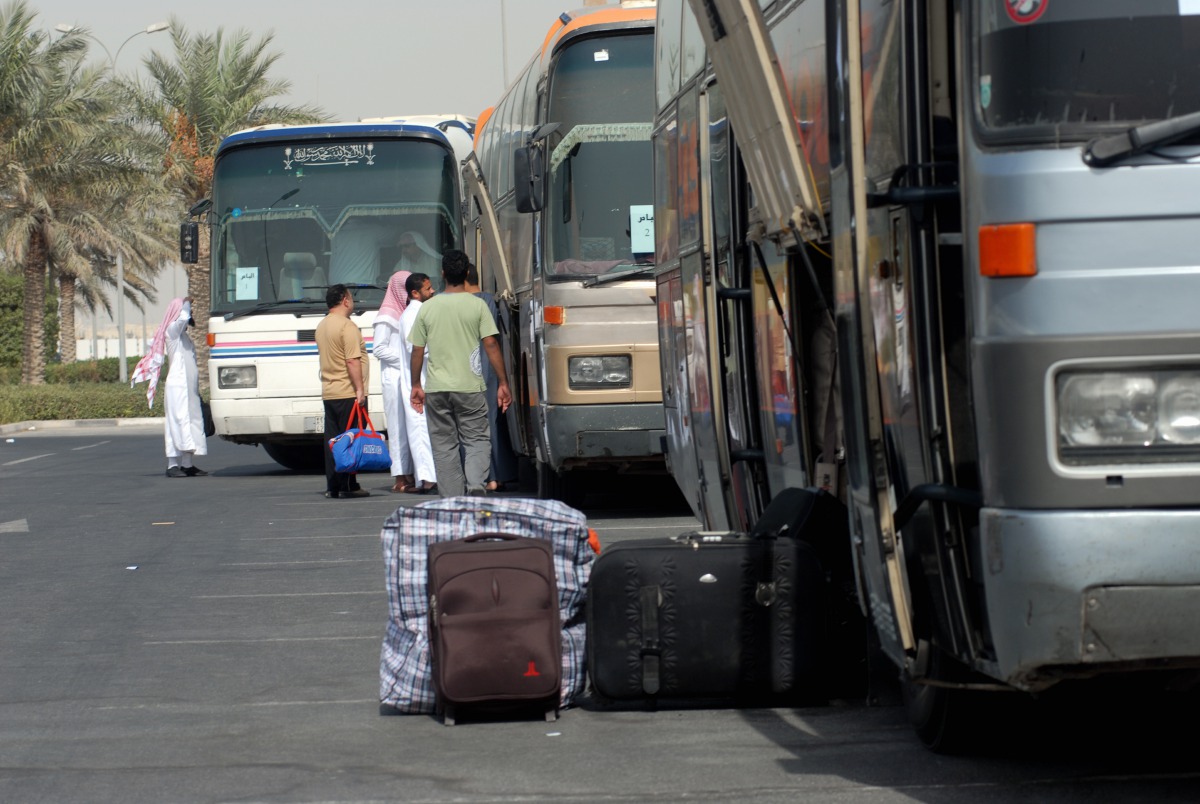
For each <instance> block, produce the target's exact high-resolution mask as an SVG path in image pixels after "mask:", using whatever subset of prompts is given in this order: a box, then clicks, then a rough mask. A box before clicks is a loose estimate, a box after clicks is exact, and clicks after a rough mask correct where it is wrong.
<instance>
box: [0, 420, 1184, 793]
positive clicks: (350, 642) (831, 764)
mask: <svg viewBox="0 0 1200 804" xmlns="http://www.w3.org/2000/svg"><path fill="white" fill-rule="evenodd" d="M210 449H211V452H212V454H210V455H209V456H207V457H206V458H205V459H204V460H202V461H200V460H198V461H197V463H198V464H199V465H200V466H201V467H202V468H205V469H207V470H209V471H210V472H212V475H211V476H210V477H206V478H186V479H167V478H165V477H164V476H163V470H164V468H165V466H164V463H163V459H162V434H161V429H159V428H158V427H154V426H151V427H149V428H146V427H115V426H109V427H86V428H70V429H60V430H40V431H36V432H32V433H28V432H20V433H11V432H10V433H6V434H3V435H0V801H4V802H60V801H62V802H68V801H96V802H118V801H119V802H212V801H239V802H242V801H262V802H276V801H281V802H372V801H429V802H452V801H677V800H698V801H748V800H755V801H769V802H774V801H793V800H796V799H804V800H814V801H830V802H858V801H865V802H897V801H920V802H961V801H968V802H993V801H1047V802H1051V801H1052V802H1063V801H1080V802H1083V801H1087V802H1095V801H1105V802H1107V801H1115V800H1127V801H1197V800H1200V770H1198V769H1200V761H1197V759H1196V754H1195V744H1196V739H1195V731H1194V725H1193V724H1194V722H1195V721H1194V719H1192V718H1191V717H1181V716H1180V713H1179V712H1174V711H1167V710H1165V709H1162V708H1158V707H1157V705H1156V704H1154V703H1152V702H1150V703H1145V704H1143V702H1142V701H1140V700H1138V699H1135V698H1131V697H1130V698H1121V699H1119V700H1118V699H1112V698H1110V699H1105V700H1102V701H1099V702H1098V701H1096V700H1095V699H1094V698H1093V699H1091V700H1090V701H1089V702H1088V703H1086V704H1084V705H1077V706H1074V707H1064V708H1060V709H1058V710H1056V711H1054V712H1053V713H1047V712H1045V711H1039V712H1037V713H1035V714H1033V715H1030V716H1029V719H1028V720H1027V721H1025V722H1024V723H1023V724H1022V725H1021V727H1020V728H1018V729H1017V730H1016V732H1015V734H1014V737H1013V738H1012V739H1011V740H1009V741H1008V742H1007V743H1005V744H1003V745H1002V747H1000V748H997V749H996V750H995V751H994V752H993V753H991V754H989V755H984V756H975V757H971V758H947V757H940V756H936V755H934V754H931V753H929V752H927V751H926V750H925V749H923V748H922V747H921V746H920V745H919V744H918V743H917V741H916V740H915V738H914V737H913V736H912V735H911V733H910V730H909V728H908V726H907V724H906V721H905V717H904V713H903V710H902V709H901V708H900V707H899V706H886V705H885V706H867V705H865V704H864V703H862V702H856V701H855V702H846V703H843V704H842V705H837V706H825V707H813V708H803V709H744V710H738V709H691V710H684V711H659V712H645V711H604V710H600V709H597V708H594V707H591V706H588V705H584V706H583V707H579V708H574V709H571V710H568V711H566V712H564V713H563V716H562V717H561V719H560V720H559V721H558V722H557V723H553V724H547V723H544V722H541V721H538V720H518V721H511V720H510V721H501V722H477V723H465V724H462V725H459V726H456V727H454V728H447V727H444V726H442V725H440V723H439V722H438V721H437V720H435V719H434V718H432V717H425V716H408V717H380V716H379V715H378V713H377V704H378V660H379V647H380V642H381V638H382V635H383V629H384V623H385V619H386V616H387V605H386V598H385V594H384V588H383V563H382V557H381V552H380V546H379V530H380V525H381V524H382V522H383V520H384V518H385V517H386V516H387V515H388V514H389V513H391V512H392V511H393V510H394V509H395V507H396V506H397V505H400V504H415V503H417V502H420V501H421V500H422V499H424V498H422V497H420V496H411V495H403V497H402V495H392V494H388V493H386V491H384V490H383V489H386V487H387V486H388V485H390V479H389V478H386V477H384V476H383V475H373V476H368V482H365V483H364V485H365V486H366V487H367V488H370V489H371V490H372V492H373V496H372V497H369V498H366V499H361V500H325V499H324V498H323V497H322V491H323V489H324V480H323V478H322V477H320V476H313V475H298V474H294V473H291V472H288V471H285V470H282V469H280V468H278V467H277V466H276V465H275V464H274V463H272V462H271V461H270V460H269V459H268V458H267V457H266V455H265V454H264V453H263V452H262V451H261V450H258V449H254V448H249V447H240V446H233V445H229V444H226V443H224V442H221V441H218V440H215V439H214V440H212V441H211V444H210ZM585 511H586V513H587V514H588V517H589V524H590V525H591V526H592V527H593V528H595V529H596V530H597V531H598V532H599V534H600V536H601V539H602V541H604V542H606V543H611V542H612V541H615V540H618V539H623V538H633V537H643V536H654V535H669V534H673V533H677V532H679V531H682V530H685V529H689V528H692V527H694V526H695V521H694V520H693V519H692V517H691V516H690V514H689V513H688V511H687V509H686V507H685V506H684V505H683V503H682V501H681V500H680V498H679V497H678V495H677V493H674V491H673V488H672V487H670V486H669V484H667V485H664V484H659V483H655V482H652V481H647V480H646V479H644V478H621V479H618V480H617V481H614V482H610V483H607V484H603V487H601V486H598V487H597V488H596V489H595V493H593V494H591V495H590V496H589V497H588V499H587V501H586V502H585ZM989 726H990V724H988V723H981V724H980V727H981V728H983V729H987V728H989Z"/></svg>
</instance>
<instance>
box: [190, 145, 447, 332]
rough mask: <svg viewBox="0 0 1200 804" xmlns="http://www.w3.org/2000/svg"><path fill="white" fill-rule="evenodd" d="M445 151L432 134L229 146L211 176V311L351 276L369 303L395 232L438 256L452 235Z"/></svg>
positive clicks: (311, 291)
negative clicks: (418, 137) (417, 138)
mask: <svg viewBox="0 0 1200 804" xmlns="http://www.w3.org/2000/svg"><path fill="white" fill-rule="evenodd" d="M457 167H458V165H457V164H456V162H455V159H454V155H453V154H452V153H451V152H450V151H449V150H448V149H446V148H445V147H443V146H441V145H438V144H436V143H434V142H420V141H408V142H388V141H379V142H374V141H368V140H361V141H359V140H353V141H351V140H347V141H344V142H337V141H329V140H321V141H320V142H314V143H313V144H311V145H296V144H289V145H287V146H284V145H278V146H272V145H260V146H253V147H245V148H240V149H235V150H231V151H229V152H228V153H226V154H223V155H222V156H221V158H220V160H219V161H218V162H217V166H216V175H215V177H214V187H215V188H216V189H215V191H214V195H213V209H214V210H215V211H216V217H217V222H216V225H215V231H214V243H216V244H217V247H216V248H215V249H214V253H213V265H212V289H213V299H212V309H213V312H214V313H218V314H220V313H225V312H232V311H236V310H242V309H246V308H248V307H253V306H255V305H258V304H264V303H273V302H277V301H281V300H284V301H287V300H294V299H310V300H311V301H312V304H313V306H314V307H318V308H323V307H324V304H325V290H326V288H327V287H328V286H329V285H331V284H336V283H343V284H349V285H360V286H365V287H361V288H360V289H359V290H357V291H356V292H355V298H356V300H357V302H358V303H359V305H360V306H362V307H363V308H364V309H370V308H372V307H377V306H378V304H379V302H380V301H382V299H383V292H384V291H383V288H384V287H385V286H386V284H387V279H388V277H390V276H391V274H392V273H393V271H394V270H395V269H396V266H397V265H398V264H399V263H400V261H401V259H402V257H401V249H400V248H399V241H400V236H401V235H402V234H404V233H412V235H413V236H412V238H411V239H412V240H414V241H417V242H418V248H419V250H420V255H418V256H415V257H413V258H412V259H417V260H423V261H424V262H425V263H428V264H430V265H433V264H437V265H440V261H441V253H442V252H443V251H445V250H446V249H448V248H453V247H455V244H456V243H458V242H460V239H461V237H460V232H459V223H458V209H459V202H458V189H457V187H458V183H457V182H458V179H457Z"/></svg>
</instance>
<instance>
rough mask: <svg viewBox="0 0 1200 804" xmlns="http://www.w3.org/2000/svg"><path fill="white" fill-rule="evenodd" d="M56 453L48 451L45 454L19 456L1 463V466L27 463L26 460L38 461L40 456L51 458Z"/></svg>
mask: <svg viewBox="0 0 1200 804" xmlns="http://www.w3.org/2000/svg"><path fill="white" fill-rule="evenodd" d="M54 454H55V453H53V452H47V453H46V454H45V455H31V456H30V457H28V458H18V459H17V460H15V461H9V462H8V463H3V464H0V466H16V465H17V464H19V463H25V462H26V461H36V460H37V459H38V458H49V457H50V456H51V455H54Z"/></svg>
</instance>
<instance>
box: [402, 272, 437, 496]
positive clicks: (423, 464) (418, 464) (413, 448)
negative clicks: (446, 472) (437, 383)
mask: <svg viewBox="0 0 1200 804" xmlns="http://www.w3.org/2000/svg"><path fill="white" fill-rule="evenodd" d="M404 285H405V287H406V288H407V289H408V306H407V307H405V308H404V312H403V313H402V314H401V315H400V350H401V351H402V352H403V353H404V361H403V363H402V364H401V365H402V367H403V368H402V369H401V371H400V398H401V400H402V404H403V405H404V408H405V410H404V424H405V426H406V427H407V428H408V448H409V451H410V452H411V453H412V459H413V477H415V478H416V480H415V482H414V483H413V486H412V488H411V489H409V491H411V492H412V493H414V494H432V493H434V492H436V491H437V468H436V467H435V466H434V463H433V445H432V444H431V443H430V441H429V424H428V422H427V421H426V419H425V413H424V411H422V412H420V413H418V412H417V411H416V409H415V408H413V406H412V400H411V398H410V397H411V396H412V387H413V382H412V344H411V343H409V341H408V334H409V333H410V332H412V328H413V324H415V323H416V320H417V311H419V310H420V309H421V303H422V302H426V301H429V300H430V299H432V298H433V296H434V292H435V291H434V289H433V285H432V283H431V282H430V281H429V277H428V276H426V275H425V274H422V273H415V274H410V275H409V277H408V279H407V281H405V283H404ZM424 379H425V370H424V369H423V368H422V370H421V384H424Z"/></svg>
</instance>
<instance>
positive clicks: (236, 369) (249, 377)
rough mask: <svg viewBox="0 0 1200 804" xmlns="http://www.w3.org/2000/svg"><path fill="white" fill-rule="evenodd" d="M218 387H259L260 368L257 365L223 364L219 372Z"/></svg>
mask: <svg viewBox="0 0 1200 804" xmlns="http://www.w3.org/2000/svg"><path fill="white" fill-rule="evenodd" d="M217 387H218V388H257V387H258V368H256V367H255V366H221V368H220V370H219V371H218V372H217Z"/></svg>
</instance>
